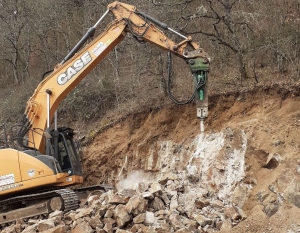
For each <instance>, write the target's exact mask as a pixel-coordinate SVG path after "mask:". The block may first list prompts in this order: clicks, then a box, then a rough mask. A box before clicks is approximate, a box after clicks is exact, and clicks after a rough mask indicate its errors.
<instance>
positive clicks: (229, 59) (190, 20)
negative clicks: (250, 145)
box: [0, 0, 300, 127]
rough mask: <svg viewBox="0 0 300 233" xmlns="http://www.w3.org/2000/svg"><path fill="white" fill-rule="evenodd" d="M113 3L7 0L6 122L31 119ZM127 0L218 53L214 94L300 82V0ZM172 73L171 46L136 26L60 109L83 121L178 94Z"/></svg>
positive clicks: (3, 11)
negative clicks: (34, 99) (29, 111)
mask: <svg viewBox="0 0 300 233" xmlns="http://www.w3.org/2000/svg"><path fill="white" fill-rule="evenodd" d="M111 2H113V1H110V0H106V1H105V0H64V1H60V0H39V1H35V0H0V28H1V34H0V47H1V49H0V98H1V102H0V112H1V114H0V122H3V123H8V124H10V123H17V122H18V121H19V120H20V119H21V116H22V113H23V112H24V108H25V106H26V102H27V100H28V99H29V97H30V96H31V95H32V94H33V91H34V89H35V88H36V87H37V85H38V84H39V82H40V81H41V80H42V75H43V73H45V72H46V71H48V70H51V69H53V68H54V67H55V65H56V64H58V63H60V62H61V61H62V59H63V58H64V57H65V56H66V54H67V53H68V52H69V51H70V50H71V49H72V48H73V46H74V45H75V44H76V43H77V42H78V41H79V40H80V38H81V37H82V36H83V35H84V34H85V32H86V31H87V29H88V28H89V27H91V26H92V25H94V24H95V22H96V21H97V20H98V19H99V18H100V17H101V15H102V14H103V13H104V12H105V11H106V9H107V5H108V4H109V3H111ZM123 2H124V3H128V4H131V5H135V6H136V7H137V8H138V9H139V10H141V11H143V12H146V13H147V14H149V15H151V16H153V17H154V18H156V19H158V20H160V21H162V22H165V23H166V24H167V25H168V26H169V27H170V28H172V29H174V30H176V31H178V32H180V33H181V34H184V35H187V36H192V38H193V40H194V41H196V42H199V43H200V45H201V47H202V48H204V50H205V51H206V52H208V53H209V55H210V57H211V58H212V62H211V71H210V75H209V88H210V89H209V91H210V94H211V95H212V94H214V93H225V92H228V91H232V90H234V91H243V90H246V89H251V88H257V87H259V86H265V85H272V84H273V83H282V84H285V83H295V82H299V72H300V71H299V64H300V56H299V53H300V43H299V42H300V40H299V38H300V26H299V25H300V1H299V0H264V1H261V0H162V1H158V0H139V1H137V0H124V1H123ZM111 21H113V16H112V15H110V16H108V17H106V18H105V20H104V21H103V22H102V23H101V25H100V27H99V28H98V29H97V32H96V33H98V34H100V33H101V32H103V31H104V30H105V27H106V26H107V25H108V24H109V23H110V22H111ZM166 34H167V35H168V36H169V37H170V38H172V39H173V40H175V41H180V38H178V36H175V35H174V34H170V33H169V32H166ZM173 58H174V63H173V74H174V80H173V81H172V87H173V92H174V95H175V96H176V97H178V98H179V99H187V98H189V96H190V95H191V94H192V90H193V84H192V78H191V75H190V71H189V68H188V65H187V64H186V63H185V62H184V61H183V60H181V59H180V58H176V57H173ZM166 82H167V52H166V51H163V50H161V49H159V48H157V47H155V46H154V45H151V44H149V43H146V44H143V43H139V42H138V41H137V40H135V38H134V37H133V36H131V35H130V34H128V35H127V36H126V38H125V39H124V41H122V42H121V43H120V44H119V45H118V46H117V47H115V48H114V49H113V50H112V51H111V52H110V54H109V55H108V56H107V57H106V58H105V59H104V60H103V61H102V62H100V64H99V65H98V66H97V67H96V68H95V69H94V70H93V71H92V72H91V73H90V74H89V75H88V76H87V77H86V78H85V79H84V80H83V81H82V82H81V83H80V84H79V85H78V86H77V87H76V88H75V89H74V90H73V91H72V92H71V93H70V94H69V95H68V96H67V98H66V99H65V100H64V101H63V103H62V104H61V105H60V107H59V118H60V120H62V122H63V123H70V122H77V123H79V125H81V123H82V122H84V123H88V122H94V121H95V119H98V118H103V117H104V116H105V118H106V119H107V121H110V120H111V119H115V118H116V117H118V116H124V115H126V114H129V113H131V112H135V111H143V110H144V109H145V108H159V107H161V106H164V105H165V104H168V103H170V101H169V100H168V97H167V90H166ZM83 127H84V126H83Z"/></svg>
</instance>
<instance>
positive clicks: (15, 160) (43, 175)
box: [0, 1, 210, 224]
mask: <svg viewBox="0 0 300 233" xmlns="http://www.w3.org/2000/svg"><path fill="white" fill-rule="evenodd" d="M108 13H112V14H113V16H114V20H113V21H112V22H110V23H109V24H108V26H107V27H106V29H105V30H104V31H103V32H102V33H101V34H100V35H99V36H97V37H96V38H95V39H90V38H92V37H93V36H94V34H95V30H96V28H97V27H98V26H99V24H100V23H101V22H102V20H103V19H104V17H105V16H106V15H107V14H108ZM166 31H169V32H171V33H175V34H176V35H177V37H180V38H181V41H179V42H175V41H173V40H171V39H170V38H169V37H167V36H166V34H165V32H166ZM127 33H130V34H132V36H133V37H135V38H136V39H137V40H138V41H139V42H141V41H143V42H149V43H151V44H153V45H155V46H158V47H161V48H162V49H164V50H166V51H168V52H169V53H170V54H174V55H176V56H178V57H180V58H182V59H183V61H185V62H187V64H188V65H189V67H190V69H191V73H192V77H193V82H194V85H195V92H194V93H193V96H194V99H195V101H196V107H197V117H198V118H200V128H201V131H203V130H204V123H203V122H204V120H205V118H206V117H207V114H208V94H207V84H208V80H207V76H208V72H209V63H210V58H209V56H208V54H207V53H206V52H205V51H204V50H203V49H202V48H201V47H200V45H199V44H198V43H196V42H194V41H193V40H192V38H191V37H190V36H189V37H186V36H184V35H182V34H181V33H179V32H177V31H175V30H174V29H172V28H170V27H168V25H167V24H165V23H162V22H160V21H159V20H157V19H155V18H153V17H152V16H149V15H147V14H146V13H144V12H142V11H140V10H138V9H137V8H136V7H135V6H133V5H129V4H125V3H122V2H118V1H116V2H113V3H111V4H109V5H108V8H107V10H106V12H105V13H104V14H103V15H102V16H101V17H100V18H99V20H98V21H97V22H96V24H95V25H94V26H92V27H91V28H89V29H88V31H87V32H86V34H85V35H84V36H83V37H82V38H81V39H80V41H79V42H78V43H77V44H76V45H75V46H74V48H73V49H72V50H71V51H70V52H69V53H68V54H67V56H66V57H65V58H64V59H63V60H62V61H61V62H60V63H59V64H57V65H56V66H55V68H54V69H53V70H52V71H51V72H49V73H48V74H47V75H46V77H44V79H43V80H42V81H41V82H40V83H39V85H38V86H37V88H36V89H35V91H34V93H33V95H32V96H31V97H30V99H29V100H28V102H27V107H26V109H25V112H24V116H23V118H22V123H21V124H19V125H18V126H17V127H18V130H17V133H16V134H15V135H13V136H10V137H9V136H8V129H7V128H6V127H5V125H0V130H1V132H3V133H1V135H2V137H1V139H0V142H3V143H2V144H3V146H2V148H1V149H0V161H1V164H0V224H6V223H10V222H13V221H15V220H16V219H22V218H29V217H32V216H37V215H42V214H48V213H50V212H52V211H55V210H62V211H69V210H72V209H76V208H78V205H79V203H80V200H81V197H83V196H86V193H91V192H98V191H101V192H105V191H107V190H109V189H110V188H111V187H110V186H106V185H95V186H90V187H84V188H73V187H77V186H75V185H78V184H83V172H82V167H81V161H80V157H79V155H78V151H77V148H76V146H75V143H74V135H75V132H74V130H73V129H71V128H68V127H58V123H57V108H58V106H59V104H60V102H61V101H62V100H63V99H64V98H65V96H66V95H67V94H68V93H69V92H70V91H71V90H72V89H73V88H74V87H76V85H77V84H78V83H79V82H80V81H81V80H82V79H83V78H84V77H86V76H87V74H88V73H89V72H90V71H91V70H92V69H93V68H94V67H95V66H96V65H97V64H98V63H99V62H101V61H102V59H104V58H105V57H106V55H107V54H108V53H109V52H110V51H111V50H113V49H114V48H115V46H117V44H118V43H120V42H121V41H122V40H123V39H124V38H125V36H126V34H127ZM88 41H89V42H88ZM12 132H13V131H12ZM9 142H14V143H13V145H14V144H17V145H18V146H17V147H16V146H10V145H11V143H9ZM71 186H73V187H72V189H71V188H70V187H71Z"/></svg>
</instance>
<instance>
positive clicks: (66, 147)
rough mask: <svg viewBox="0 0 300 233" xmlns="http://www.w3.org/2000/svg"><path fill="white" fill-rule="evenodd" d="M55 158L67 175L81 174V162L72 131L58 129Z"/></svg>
mask: <svg viewBox="0 0 300 233" xmlns="http://www.w3.org/2000/svg"><path fill="white" fill-rule="evenodd" d="M57 160H58V162H59V164H60V167H61V169H62V171H63V172H67V173H68V174H69V175H82V171H81V164H80V159H79V156H78V153H77V151H76V148H75V144H74V141H73V132H72V133H70V131H69V130H64V131H60V132H59V135H58V155H57Z"/></svg>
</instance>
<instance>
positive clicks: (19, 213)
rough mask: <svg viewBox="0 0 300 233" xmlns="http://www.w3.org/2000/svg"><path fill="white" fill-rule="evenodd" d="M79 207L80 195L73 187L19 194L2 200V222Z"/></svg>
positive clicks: (0, 216) (0, 220)
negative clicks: (78, 195)
mask: <svg viewBox="0 0 300 233" xmlns="http://www.w3.org/2000/svg"><path fill="white" fill-rule="evenodd" d="M78 207H79V200H78V197H77V195H76V193H75V192H74V191H73V190H71V189H59V190H52V191H48V192H44V193H38V194H30V195H22V196H17V197H13V198H9V199H6V200H2V201H0V208H1V213H0V224H5V223H10V222H13V221H15V220H17V219H23V218H29V217H33V216H37V215H41V214H48V213H51V212H53V211H55V210H61V211H65V212H67V211H70V210H74V209H77V208H78Z"/></svg>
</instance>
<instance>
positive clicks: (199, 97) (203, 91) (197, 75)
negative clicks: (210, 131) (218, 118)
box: [188, 58, 209, 132]
mask: <svg viewBox="0 0 300 233" xmlns="http://www.w3.org/2000/svg"><path fill="white" fill-rule="evenodd" d="M188 62H189V65H190V68H191V70H192V74H193V79H194V84H195V100H196V107H197V117H198V118H200V131H201V132H204V120H205V118H206V117H207V115H208V90H207V87H208V78H207V77H208V72H209V59H208V58H194V59H189V60H188Z"/></svg>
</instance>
